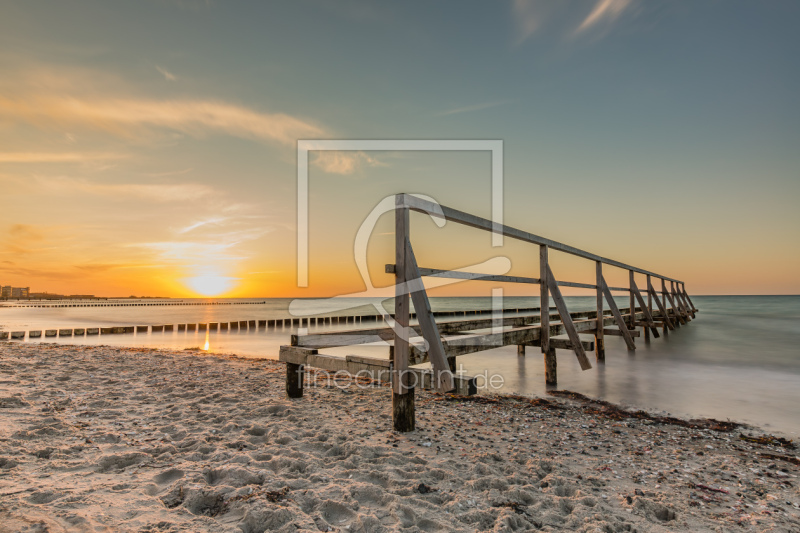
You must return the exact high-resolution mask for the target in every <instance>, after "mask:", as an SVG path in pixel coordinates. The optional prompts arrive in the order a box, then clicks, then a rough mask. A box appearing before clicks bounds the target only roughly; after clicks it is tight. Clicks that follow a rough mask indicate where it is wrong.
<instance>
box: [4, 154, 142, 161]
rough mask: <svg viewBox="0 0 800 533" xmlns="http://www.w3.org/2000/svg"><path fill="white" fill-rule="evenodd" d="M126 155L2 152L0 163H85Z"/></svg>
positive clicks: (120, 157)
mask: <svg viewBox="0 0 800 533" xmlns="http://www.w3.org/2000/svg"><path fill="white" fill-rule="evenodd" d="M125 157H127V156H126V155H124V154H114V153H104V152H0V163H83V162H85V161H100V160H107V159H123V158H125Z"/></svg>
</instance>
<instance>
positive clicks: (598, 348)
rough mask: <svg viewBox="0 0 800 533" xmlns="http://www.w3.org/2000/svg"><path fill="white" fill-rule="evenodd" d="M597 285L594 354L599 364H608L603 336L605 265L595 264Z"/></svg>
mask: <svg viewBox="0 0 800 533" xmlns="http://www.w3.org/2000/svg"><path fill="white" fill-rule="evenodd" d="M595 272H596V277H595V283H596V284H597V330H596V331H595V332H594V353H595V357H596V358H597V362H598V363H605V362H606V338H605V335H604V334H603V328H604V327H605V325H604V322H605V317H604V316H603V307H604V306H603V288H602V283H601V281H602V279H603V263H602V262H600V261H597V262H596V263H595Z"/></svg>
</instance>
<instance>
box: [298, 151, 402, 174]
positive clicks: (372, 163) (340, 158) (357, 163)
mask: <svg viewBox="0 0 800 533" xmlns="http://www.w3.org/2000/svg"><path fill="white" fill-rule="evenodd" d="M312 164H313V165H315V166H316V167H318V168H320V169H322V170H323V171H325V172H328V173H330V174H342V175H347V174H354V173H356V172H357V171H358V170H360V169H361V168H362V167H363V166H369V167H382V166H387V165H386V163H384V162H382V161H380V160H378V159H377V158H375V157H372V156H371V155H369V154H367V153H366V152H360V151H358V152H348V151H341V152H338V151H327V150H323V151H317V152H315V153H314V159H313V160H312Z"/></svg>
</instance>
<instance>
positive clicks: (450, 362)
mask: <svg viewBox="0 0 800 533" xmlns="http://www.w3.org/2000/svg"><path fill="white" fill-rule="evenodd" d="M456 359H457V358H456V357H450V358H449V359H447V364H448V366H449V367H450V372H452V373H453V375H454V376H455V375H456V371H458V362H457V361H456Z"/></svg>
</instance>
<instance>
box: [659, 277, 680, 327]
mask: <svg viewBox="0 0 800 533" xmlns="http://www.w3.org/2000/svg"><path fill="white" fill-rule="evenodd" d="M661 293H662V294H663V295H664V298H666V299H667V301H668V302H669V305H670V307H672V310H673V311H674V313H675V318H677V319H678V322H680V323H681V324H686V320H684V318H683V314H682V313H681V312H680V310H679V309H678V306H677V305H675V301H674V300H673V299H672V296H671V295H670V294H669V291H667V283H666V282H665V281H664V280H663V279H662V280H661Z"/></svg>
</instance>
